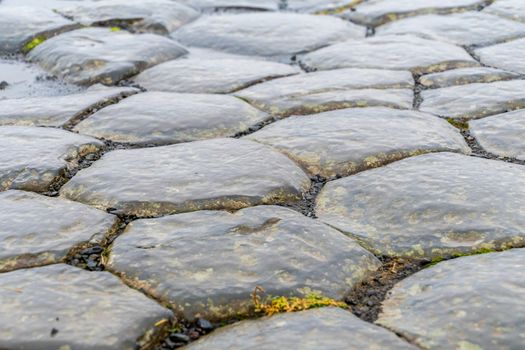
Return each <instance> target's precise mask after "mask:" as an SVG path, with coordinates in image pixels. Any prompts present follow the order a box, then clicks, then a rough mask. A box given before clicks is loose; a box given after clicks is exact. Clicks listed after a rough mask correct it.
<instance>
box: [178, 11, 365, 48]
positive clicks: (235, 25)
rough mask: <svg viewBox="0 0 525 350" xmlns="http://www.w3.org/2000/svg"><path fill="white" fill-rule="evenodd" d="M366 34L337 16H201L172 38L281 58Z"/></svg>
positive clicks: (265, 14) (264, 14)
mask: <svg viewBox="0 0 525 350" xmlns="http://www.w3.org/2000/svg"><path fill="white" fill-rule="evenodd" d="M364 35H365V28H364V27H360V26H357V25H355V24H352V23H350V22H347V21H343V20H341V19H339V18H335V17H325V16H312V15H303V14H295V13H270V12H263V13H244V14H225V15H218V16H206V17H201V18H200V19H198V20H197V21H195V22H193V23H190V24H188V25H186V26H184V27H182V28H181V29H179V30H178V31H176V32H175V33H174V34H173V37H174V38H175V39H177V40H179V41H180V42H181V43H183V44H185V45H189V46H197V47H206V48H211V49H216V50H221V51H226V52H231V53H237V54H243V55H254V56H280V55H293V54H296V53H300V52H307V51H312V50H315V49H318V48H319V47H322V46H326V45H329V44H332V43H335V42H338V41H343V40H347V39H350V38H362V37H364Z"/></svg>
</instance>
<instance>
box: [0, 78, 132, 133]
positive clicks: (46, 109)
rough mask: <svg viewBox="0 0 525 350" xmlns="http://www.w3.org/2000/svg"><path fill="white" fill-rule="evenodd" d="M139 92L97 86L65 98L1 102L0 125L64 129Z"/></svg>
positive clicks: (32, 98) (22, 99)
mask: <svg viewBox="0 0 525 350" xmlns="http://www.w3.org/2000/svg"><path fill="white" fill-rule="evenodd" d="M136 92H138V90H137V89H134V88H127V87H126V88H120V87H119V88H117V87H105V86H102V85H94V86H92V87H90V88H89V89H88V90H86V91H83V92H78V93H74V94H70V95H65V96H51V97H27V98H18V99H8V100H0V125H32V126H55V127H57V126H61V125H64V124H65V123H67V122H69V121H71V120H74V119H77V118H79V117H81V116H82V115H83V114H84V113H85V112H86V111H88V110H91V109H93V108H96V107H98V106H101V105H104V104H106V103H110V102H111V101H114V100H118V99H120V98H122V97H124V96H127V95H131V94H134V93H136Z"/></svg>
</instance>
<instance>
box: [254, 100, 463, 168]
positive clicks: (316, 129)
mask: <svg viewBox="0 0 525 350" xmlns="http://www.w3.org/2000/svg"><path fill="white" fill-rule="evenodd" d="M248 138H249V139H252V140H254V141H258V142H261V143H264V144H267V145H269V146H272V147H274V148H276V149H277V150H279V151H281V152H283V153H284V154H286V155H287V156H288V157H290V158H292V159H293V160H295V161H296V162H297V163H299V164H300V165H301V166H302V167H303V168H304V169H306V170H307V171H308V172H309V173H310V174H311V175H318V174H319V175H321V176H324V177H331V176H336V175H339V176H348V175H350V174H353V173H356V172H358V171H362V170H366V169H369V168H373V167H378V166H382V165H384V164H387V163H390V162H393V161H396V160H399V159H402V158H405V157H409V156H413V155H418V154H421V153H427V152H440V151H452V152H463V153H470V149H469V148H468V146H467V144H466V143H465V141H464V140H463V137H462V136H461V135H460V134H459V132H458V131H457V129H455V128H454V127H453V126H451V125H450V124H449V123H447V122H446V121H445V120H443V119H440V118H438V117H435V116H432V115H429V114H425V113H420V112H415V111H407V110H403V111H400V110H395V109H389V108H356V109H342V110H338V111H332V112H326V113H321V114H314V115H310V116H295V117H290V118H288V119H285V120H281V121H278V122H277V123H274V124H272V125H269V126H267V127H265V128H264V129H262V130H260V131H258V132H256V133H254V134H251V135H250V136H248Z"/></svg>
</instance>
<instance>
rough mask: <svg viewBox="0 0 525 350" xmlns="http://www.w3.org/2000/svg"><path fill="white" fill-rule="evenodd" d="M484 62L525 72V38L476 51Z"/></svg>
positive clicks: (521, 72)
mask: <svg viewBox="0 0 525 350" xmlns="http://www.w3.org/2000/svg"><path fill="white" fill-rule="evenodd" d="M475 54H476V56H478V57H479V59H480V61H481V62H482V63H483V64H486V65H489V66H493V67H497V68H502V69H507V70H510V71H513V72H517V73H520V74H525V62H523V55H524V54H525V38H523V39H518V40H514V41H511V42H508V43H503V44H499V45H494V46H489V47H484V48H481V49H478V50H476V51H475Z"/></svg>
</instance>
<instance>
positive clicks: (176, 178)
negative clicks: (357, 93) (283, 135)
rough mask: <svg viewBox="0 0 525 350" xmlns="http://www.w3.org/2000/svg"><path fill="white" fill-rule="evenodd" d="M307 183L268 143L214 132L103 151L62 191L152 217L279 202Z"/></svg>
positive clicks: (295, 196)
mask: <svg viewBox="0 0 525 350" xmlns="http://www.w3.org/2000/svg"><path fill="white" fill-rule="evenodd" d="M309 186H310V180H309V178H308V177H307V176H306V174H305V173H304V172H303V171H302V170H301V169H300V168H299V167H298V166H297V165H295V163H293V162H292V161H291V160H290V159H288V158H287V157H285V156H284V155H282V154H280V153H278V152H276V151H273V150H272V149H270V148H269V147H267V146H263V145H260V144H258V143H256V142H252V141H246V140H237V139H212V140H206V141H196V142H191V143H184V144H179V145H172V146H163V147H155V148H147V149H134V150H117V151H113V152H109V153H107V154H105V155H104V156H103V157H102V159H100V160H99V161H97V162H95V164H93V165H92V166H91V167H89V168H88V169H84V170H82V171H80V172H79V173H78V174H77V175H76V176H75V177H73V179H71V180H70V181H69V182H68V183H67V184H66V185H65V186H64V187H62V189H61V195H62V196H64V197H67V198H70V199H73V200H76V201H79V202H82V203H87V204H91V205H94V206H96V207H98V208H103V209H108V208H114V209H117V210H118V211H119V212H122V213H125V214H128V215H137V216H158V215H163V214H170V213H175V212H187V211H195V210H201V209H228V210H234V209H241V208H244V207H247V206H253V205H257V204H273V203H285V202H288V201H292V200H297V199H299V198H300V197H301V193H302V192H303V191H305V190H307V189H308V188H309Z"/></svg>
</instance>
